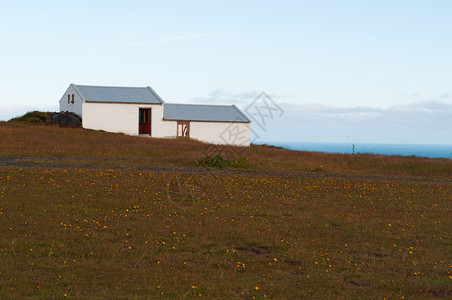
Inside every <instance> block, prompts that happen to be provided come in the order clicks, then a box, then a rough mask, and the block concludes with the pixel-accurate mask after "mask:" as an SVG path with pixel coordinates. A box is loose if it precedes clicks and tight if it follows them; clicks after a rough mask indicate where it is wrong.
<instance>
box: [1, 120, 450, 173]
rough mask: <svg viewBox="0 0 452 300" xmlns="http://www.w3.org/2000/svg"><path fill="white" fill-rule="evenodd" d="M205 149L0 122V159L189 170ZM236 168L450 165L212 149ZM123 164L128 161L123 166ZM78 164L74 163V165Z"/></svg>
mask: <svg viewBox="0 0 452 300" xmlns="http://www.w3.org/2000/svg"><path fill="white" fill-rule="evenodd" d="M209 147H211V146H210V145H208V144H205V143H201V142H197V141H194V140H187V139H153V138H137V137H133V136H127V135H123V134H113V133H106V132H98V131H91V130H84V129H68V128H58V127H55V126H29V125H22V124H8V123H3V124H2V123H0V156H25V157H39V158H41V159H42V158H43V157H62V158H83V159H90V162H89V164H90V165H94V166H98V167H100V166H106V167H116V166H120V167H122V166H131V165H134V166H137V167H184V168H187V167H190V168H194V167H195V168H202V167H201V166H196V162H197V161H198V160H201V159H203V158H205V156H206V153H210V152H209V150H210V148H209ZM215 149H216V150H217V151H219V152H220V153H223V156H224V157H225V158H228V159H230V160H232V161H234V160H237V159H239V158H240V157H245V158H246V162H247V163H246V164H242V165H240V166H239V167H242V168H246V169H250V170H263V171H281V172H319V173H334V174H357V175H378V176H395V177H416V178H427V179H432V178H436V179H447V180H450V179H452V160H450V159H428V158H419V157H401V156H381V155H368V154H359V155H345V154H325V153H318V152H299V151H291V150H286V149H279V148H275V147H270V146H255V145H252V146H251V147H249V148H240V147H236V148H233V147H227V146H216V147H215ZM124 159H128V161H123V160H124ZM79 163H80V161H76V162H75V165H77V164H79Z"/></svg>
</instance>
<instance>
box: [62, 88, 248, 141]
mask: <svg viewBox="0 0 452 300" xmlns="http://www.w3.org/2000/svg"><path fill="white" fill-rule="evenodd" d="M66 97H67V95H66ZM63 98H64V97H63ZM62 100H63V99H62ZM66 102H67V98H66ZM140 108H152V116H151V131H152V133H151V136H152V137H160V138H163V137H176V135H177V121H164V120H163V105H159V104H129V103H93V102H84V103H83V104H82V110H83V118H82V125H83V128H86V129H94V130H105V131H108V132H120V133H125V134H129V135H138V129H139V128H138V126H139V125H138V119H139V116H138V114H139V109H140ZM190 138H193V139H197V140H200V141H203V142H207V143H213V144H231V145H237V146H249V145H250V124H249V123H225V122H190Z"/></svg>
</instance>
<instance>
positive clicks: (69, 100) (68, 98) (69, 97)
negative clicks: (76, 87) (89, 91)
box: [67, 94, 71, 104]
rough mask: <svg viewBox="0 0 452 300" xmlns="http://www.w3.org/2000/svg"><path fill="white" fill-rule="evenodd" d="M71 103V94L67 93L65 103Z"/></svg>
mask: <svg viewBox="0 0 452 300" xmlns="http://www.w3.org/2000/svg"><path fill="white" fill-rule="evenodd" d="M69 103H71V95H69V94H68V95H67V104H69Z"/></svg>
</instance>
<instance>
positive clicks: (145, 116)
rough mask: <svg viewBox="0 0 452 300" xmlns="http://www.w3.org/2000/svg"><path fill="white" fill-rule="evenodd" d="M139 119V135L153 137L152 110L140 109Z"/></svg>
mask: <svg viewBox="0 0 452 300" xmlns="http://www.w3.org/2000/svg"><path fill="white" fill-rule="evenodd" d="M138 118H139V126H138V133H139V134H149V135H151V108H140V112H139V116H138Z"/></svg>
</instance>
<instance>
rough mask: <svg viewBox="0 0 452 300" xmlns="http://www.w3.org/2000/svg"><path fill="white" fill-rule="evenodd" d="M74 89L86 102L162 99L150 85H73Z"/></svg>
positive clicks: (154, 100)
mask: <svg viewBox="0 0 452 300" xmlns="http://www.w3.org/2000/svg"><path fill="white" fill-rule="evenodd" d="M72 86H73V87H74V89H75V90H76V91H77V92H78V93H79V94H80V97H82V99H83V100H85V101H87V102H114V103H143V104H161V103H163V102H164V101H163V100H162V98H160V97H159V95H157V93H156V92H155V91H154V90H153V89H152V88H151V87H150V86H148V87H116V86H92V85H75V84H72Z"/></svg>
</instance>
